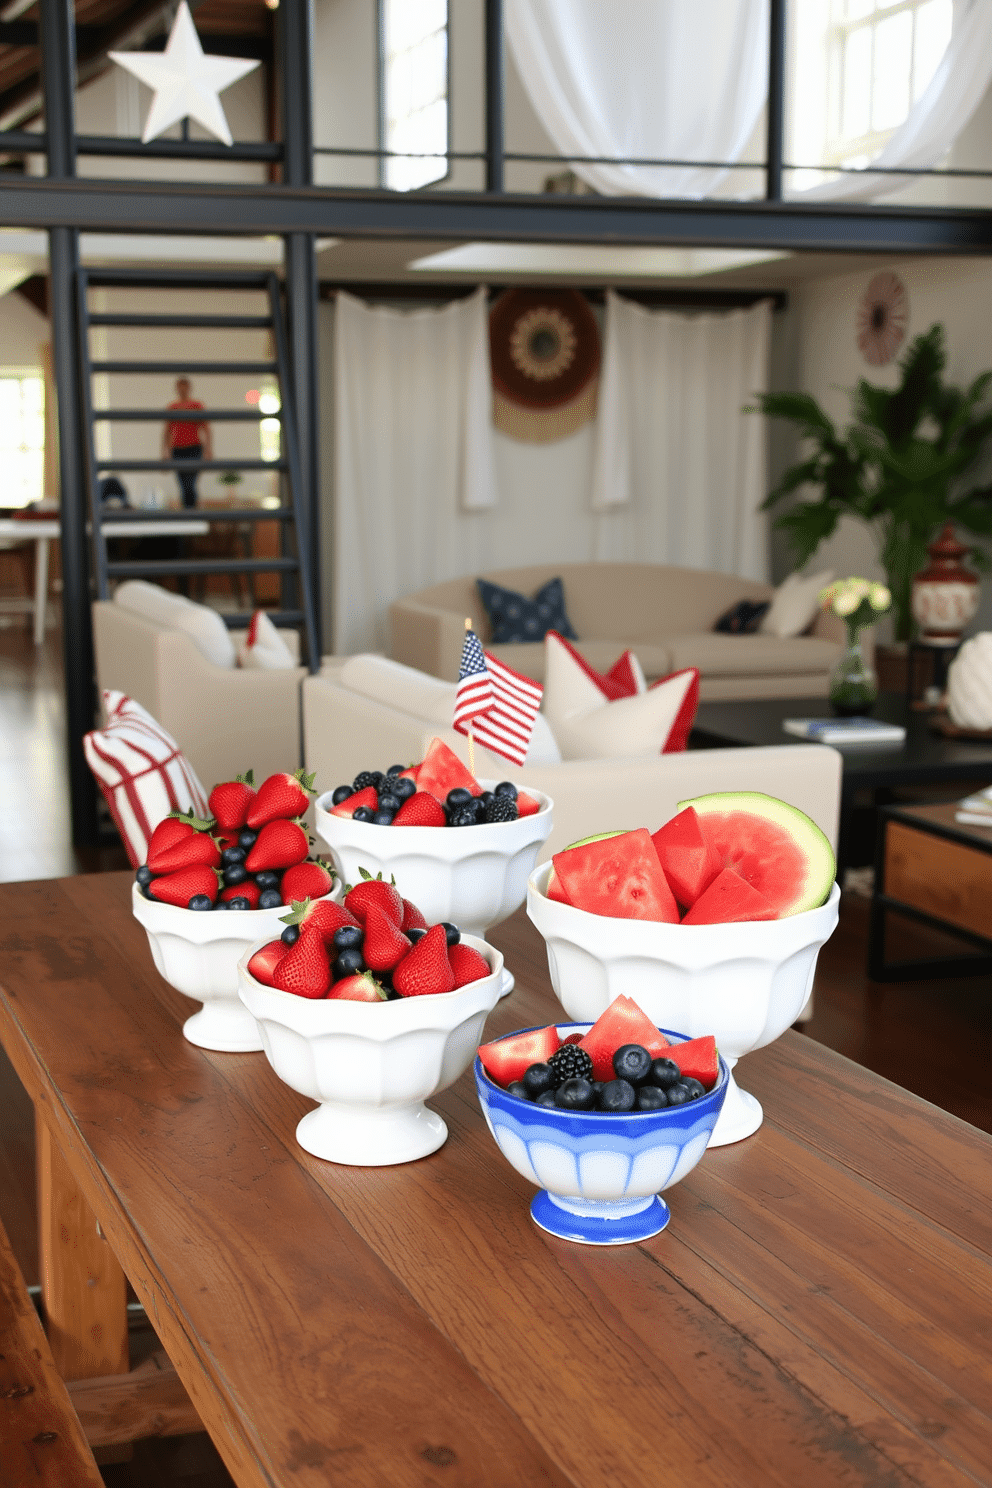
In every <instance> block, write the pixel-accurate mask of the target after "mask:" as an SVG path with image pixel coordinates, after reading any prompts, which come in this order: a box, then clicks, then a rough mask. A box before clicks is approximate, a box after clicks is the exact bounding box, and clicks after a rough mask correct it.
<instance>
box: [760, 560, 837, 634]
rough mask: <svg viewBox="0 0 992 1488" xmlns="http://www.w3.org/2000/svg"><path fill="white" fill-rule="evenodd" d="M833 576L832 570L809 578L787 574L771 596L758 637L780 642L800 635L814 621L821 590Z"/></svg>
mask: <svg viewBox="0 0 992 1488" xmlns="http://www.w3.org/2000/svg"><path fill="white" fill-rule="evenodd" d="M833 576H834V571H833V569H832V568H825V569H824V570H823V572H822V573H818V574H812V575H810V576H809V577H804V576H803V575H802V574H790V575H789V577H788V578H787V579H785V580H783V582H782V583H781V584H779V586H778V588H777V589H776V590H775V593H774V594H773V595H772V602H771V605H770V606H769V609H768V612H767V614H766V615H765V616H764V618H763V619H762V621H761V624H760V626H759V627H758V629H759V632H760V633H761V635H773V636H778V638H779V639H780V640H787V639H788V638H789V637H790V636H798V635H802V633H803V631H804V630H806V628H807V627H808V626H809V625H811V624H812V623H813V621H814V620H815V618H816V612H817V610H818V609H819V608H820V599H819V595H820V590H821V589H823V588H825V587H826V585H827V584H829V583H830V581H831V579H832V578H833Z"/></svg>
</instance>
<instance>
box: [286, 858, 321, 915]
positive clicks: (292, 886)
mask: <svg viewBox="0 0 992 1488" xmlns="http://www.w3.org/2000/svg"><path fill="white" fill-rule="evenodd" d="M333 886H334V879H333V878H332V877H331V875H330V874H329V873H328V871H327V869H326V868H325V867H324V865H323V863H315V862H312V861H311V860H310V859H309V858H308V859H307V861H306V862H305V863H297V864H296V866H295V867H293V868H287V869H286V872H285V873H284V874H283V876H282V883H281V884H280V885H279V887H280V889H281V890H282V897H283V899H284V900H285V901H286V903H287V904H292V902H293V900H294V899H321V898H323V896H324V895H325V894H329V893H330V892H331V889H332V888H333Z"/></svg>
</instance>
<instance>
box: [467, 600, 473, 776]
mask: <svg viewBox="0 0 992 1488" xmlns="http://www.w3.org/2000/svg"><path fill="white" fill-rule="evenodd" d="M471 629H472V617H471V616H470V615H466V616H465V634H466V635H468V633H469V631H470V630H471ZM466 732H467V734H468V769H469V774H470V775H474V774H475V739H474V738H473V737H472V724H471V720H470V721H469V724H468V728H467V730H466Z"/></svg>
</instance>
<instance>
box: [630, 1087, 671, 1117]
mask: <svg viewBox="0 0 992 1488" xmlns="http://www.w3.org/2000/svg"><path fill="white" fill-rule="evenodd" d="M670 1094H671V1091H668V1090H662V1089H661V1087H660V1086H658V1085H642V1086H641V1088H640V1090H639V1091H638V1092H637V1109H638V1110H639V1111H660V1110H661V1108H662V1107H663V1106H668V1105H671V1101H670V1100H669V1098H668V1097H669V1095H670Z"/></svg>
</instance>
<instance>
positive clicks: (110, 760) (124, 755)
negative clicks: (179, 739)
mask: <svg viewBox="0 0 992 1488" xmlns="http://www.w3.org/2000/svg"><path fill="white" fill-rule="evenodd" d="M103 708H104V713H105V714H106V718H107V722H106V725H105V726H104V727H103V728H102V729H94V730H93V732H92V733H89V734H85V735H84V737H83V749H84V751H85V753H86V759H87V763H88V764H89V767H90V769H91V770H92V771H93V774H94V776H95V777H96V781H97V784H98V785H99V787H100V789H101V790H102V791H103V794H104V796H105V798H106V802H107V805H108V806H109V807H110V814H111V816H112V817H113V818H114V823H115V825H116V827H117V830H118V832H120V834H121V840H122V841H123V843H124V846H125V848H126V849H127V855H128V857H129V858H130V860H131V864H132V866H133V867H135V868H137V867H138V866H139V865H140V864H141V863H143V862H144V861H145V858H146V856H147V852H148V839H149V838H150V837H151V835H152V833H153V832H154V830H155V828H156V827H157V826H158V824H159V822H160V821H164V820H165V818H166V817H167V816H168V815H169V812H170V811H188V810H189V808H190V807H191V806H192V807H193V809H194V811H195V812H196V815H197V816H201V817H206V816H209V814H210V812H209V809H208V806H207V793H206V791H205V790H204V789H203V786H202V785H201V784H200V782H199V780H198V779H197V777H196V772H195V770H194V769H193V767H192V765H191V764H190V763H189V761H188V760H187V759H186V757H185V755H184V754H183V752H182V750H181V749H180V748H179V745H178V744H177V743H176V741H175V739H173V737H172V735H171V734H167V733H166V731H165V729H164V728H163V727H162V725H161V724H160V723H156V721H155V719H154V718H153V717H152V715H151V714H150V713H149V712H148V711H147V709H145V708H143V707H142V706H141V704H140V703H136V702H135V701H134V699H133V698H129V697H127V696H125V694H124V693H123V692H109V691H105V692H104V694H103Z"/></svg>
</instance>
